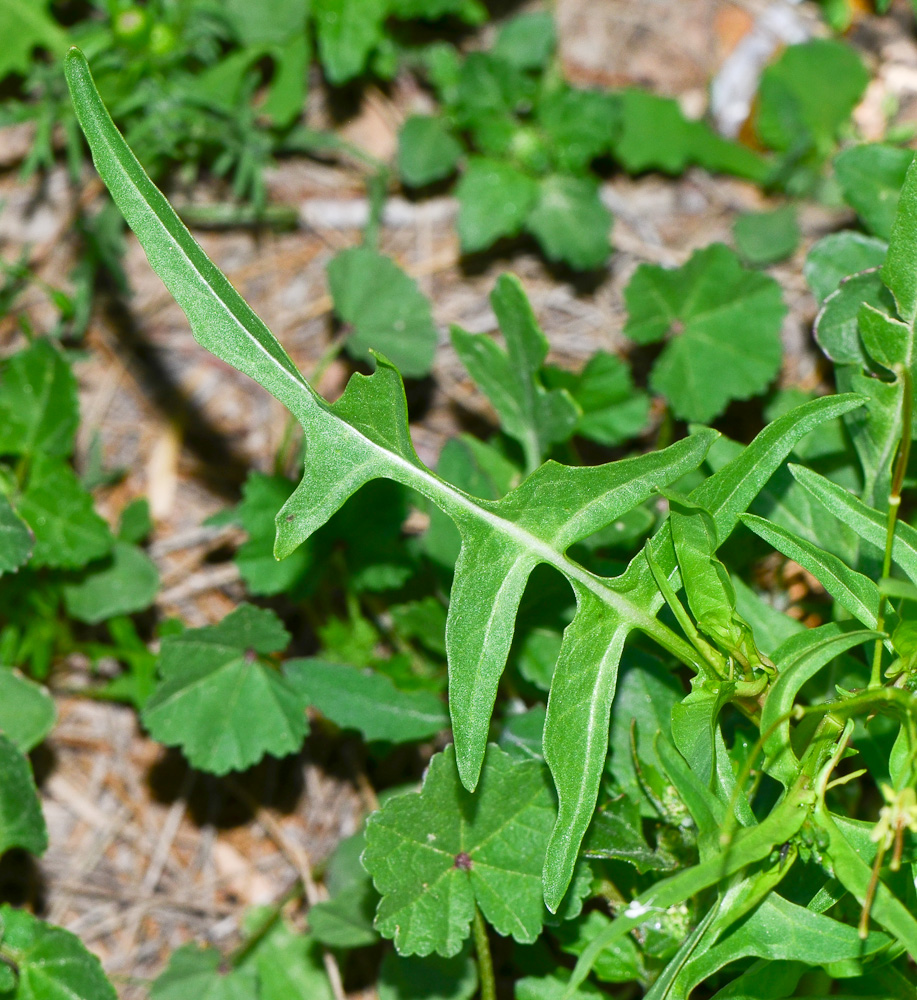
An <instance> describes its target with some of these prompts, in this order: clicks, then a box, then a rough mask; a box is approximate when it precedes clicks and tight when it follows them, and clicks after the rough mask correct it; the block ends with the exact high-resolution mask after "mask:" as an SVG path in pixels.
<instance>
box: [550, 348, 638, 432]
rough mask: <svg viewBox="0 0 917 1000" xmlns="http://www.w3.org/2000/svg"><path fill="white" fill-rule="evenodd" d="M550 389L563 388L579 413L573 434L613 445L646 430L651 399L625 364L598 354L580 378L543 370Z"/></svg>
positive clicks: (598, 352) (602, 352)
mask: <svg viewBox="0 0 917 1000" xmlns="http://www.w3.org/2000/svg"><path fill="white" fill-rule="evenodd" d="M542 381H543V382H544V383H545V385H546V386H547V387H548V388H549V389H566V390H567V392H569V393H570V395H571V396H572V397H573V401H574V402H575V403H576V404H577V406H579V408H580V410H581V411H582V414H581V416H580V418H579V420H578V421H577V424H576V433H577V434H580V435H581V436H582V437H586V438H589V439H590V440H591V441H596V442H598V443H599V444H604V445H609V446H614V445H618V444H623V443H624V442H625V441H630V440H632V439H633V438H635V437H637V436H638V435H639V434H641V433H642V432H643V431H644V430H646V426H647V423H648V421H649V414H650V397H649V394H648V393H646V392H644V391H643V390H642V389H638V388H637V387H636V386H635V385H634V380H633V377H632V376H631V372H630V368H629V367H628V365H627V362H625V361H623V360H622V359H621V358H619V357H617V356H616V355H614V354H607V353H606V352H605V351H597V352H596V353H595V354H593V355H592V357H591V358H590V359H589V361H588V362H587V364H586V367H585V368H584V369H583V370H582V372H580V374H579V375H574V374H573V373H572V372H567V371H564V370H563V369H561V368H554V367H552V366H550V365H549V366H547V367H545V368H544V369H542Z"/></svg>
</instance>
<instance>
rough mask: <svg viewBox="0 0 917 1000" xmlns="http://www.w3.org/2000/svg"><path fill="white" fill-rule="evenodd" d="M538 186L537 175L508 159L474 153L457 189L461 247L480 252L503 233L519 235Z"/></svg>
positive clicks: (533, 202) (536, 194) (504, 234)
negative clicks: (531, 174)
mask: <svg viewBox="0 0 917 1000" xmlns="http://www.w3.org/2000/svg"><path fill="white" fill-rule="evenodd" d="M539 190H540V189H539V186H538V181H536V180H535V178H534V177H530V176H529V175H528V174H524V173H522V171H521V170H517V169H516V168H515V167H512V166H510V165H509V164H508V163H500V162H499V161H497V160H488V159H485V158H484V157H481V156H473V157H471V158H470V159H469V160H468V166H467V167H466V169H465V172H464V174H462V178H461V180H460V181H459V182H458V186H457V187H456V189H455V194H456V196H457V197H458V200H459V215H458V223H457V225H458V233H459V239H460V240H461V243H462V251H463V252H464V253H477V252H478V251H479V250H486V249H487V248H488V247H489V246H491V245H492V244H493V243H495V242H496V241H497V240H498V239H500V238H501V237H503V236H518V235H519V233H521V232H522V229H523V226H524V225H525V220H526V219H527V218H528V216H529V213H530V212H531V211H532V209H533V208H534V207H535V205H536V203H537V201H538V196H539Z"/></svg>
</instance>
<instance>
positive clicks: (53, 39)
mask: <svg viewBox="0 0 917 1000" xmlns="http://www.w3.org/2000/svg"><path fill="white" fill-rule="evenodd" d="M49 3H50V0H0V33H2V37H3V38H6V39H8V44H7V45H6V46H4V51H3V56H2V57H0V79H3V78H4V77H7V76H9V75H10V73H19V74H20V75H22V76H28V74H29V71H30V70H31V69H32V67H33V65H34V62H33V59H34V56H33V53H34V51H35V49H38V48H42V49H47V50H48V51H49V52H50V53H51V54H52V55H54V56H59V55H62V54H63V52H64V50H65V49H66V47H67V35H66V34H65V32H64V31H63V30H62V29H61V28H60V26H59V25H58V24H57V22H56V21H54V19H53V18H52V17H50V15H49V14H48V5H49Z"/></svg>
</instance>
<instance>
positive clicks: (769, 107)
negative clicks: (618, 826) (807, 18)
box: [756, 39, 869, 156]
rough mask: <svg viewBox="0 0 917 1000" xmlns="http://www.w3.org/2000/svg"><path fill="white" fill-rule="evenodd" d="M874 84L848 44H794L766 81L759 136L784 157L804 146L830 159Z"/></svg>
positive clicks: (768, 70)
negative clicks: (842, 129)
mask: <svg viewBox="0 0 917 1000" xmlns="http://www.w3.org/2000/svg"><path fill="white" fill-rule="evenodd" d="M868 83H869V73H868V72H867V71H866V67H865V66H864V65H863V63H862V60H861V59H860V57H859V55H858V54H857V53H856V51H855V50H854V49H853V48H852V47H851V46H849V45H845V44H844V43H843V42H839V41H834V40H831V39H816V40H814V41H810V42H804V43H802V44H801V45H791V46H790V47H789V48H787V49H785V50H784V52H783V54H782V55H781V56H780V58H779V59H778V60H777V61H776V62H774V63H772V64H771V65H770V66H768V67H767V68H766V69H765V71H764V74H763V76H762V77H761V86H760V89H759V91H758V115H757V121H756V124H757V129H758V134H759V135H760V136H761V138H762V140H763V141H764V143H765V145H767V146H769V147H770V148H771V149H776V150H779V151H781V152H784V151H787V150H791V149H794V148H799V146H800V144H803V143H804V144H806V145H808V146H811V147H812V148H814V150H815V151H816V153H817V154H818V155H820V156H824V155H826V153H827V152H828V151H829V150H830V148H831V146H832V145H833V144H834V141H835V138H836V136H837V133H838V130H839V129H840V127H841V126H842V125H843V124H844V123H845V122H846V121H847V120H848V118H849V117H850V115H851V113H852V112H853V109H854V108H855V107H856V105H857V104H858V103H859V101H860V98H861V97H862V96H863V92H864V91H865V90H866V85H867V84H868Z"/></svg>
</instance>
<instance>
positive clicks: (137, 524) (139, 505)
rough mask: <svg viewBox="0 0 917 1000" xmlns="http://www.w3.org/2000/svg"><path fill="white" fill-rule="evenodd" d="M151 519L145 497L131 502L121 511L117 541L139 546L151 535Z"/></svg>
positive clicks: (148, 504)
mask: <svg viewBox="0 0 917 1000" xmlns="http://www.w3.org/2000/svg"><path fill="white" fill-rule="evenodd" d="M152 531H153V519H152V518H151V517H150V503H149V501H148V500H147V499H146V497H138V498H137V499H136V500H132V501H131V502H130V503H129V504H128V505H127V506H126V507H125V508H124V510H122V511H121V520H120V523H119V525H118V540H119V541H122V542H128V543H129V544H131V545H140V543H141V542H143V541H145V540H146V538H147V537H148V536H149V535H150V534H152Z"/></svg>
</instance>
